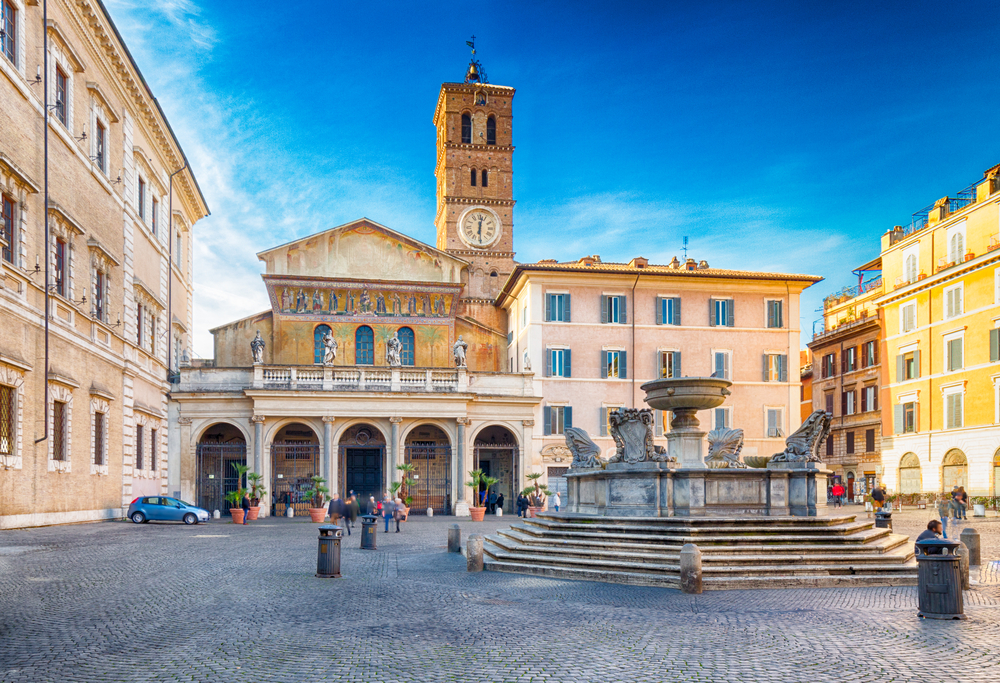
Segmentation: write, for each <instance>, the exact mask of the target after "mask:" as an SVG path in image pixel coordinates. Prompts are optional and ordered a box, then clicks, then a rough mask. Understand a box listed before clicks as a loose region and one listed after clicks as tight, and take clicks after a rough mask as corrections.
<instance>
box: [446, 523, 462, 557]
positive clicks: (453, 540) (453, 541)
mask: <svg viewBox="0 0 1000 683" xmlns="http://www.w3.org/2000/svg"><path fill="white" fill-rule="evenodd" d="M448 552H449V553H460V552H462V529H461V527H459V526H458V525H457V524H452V525H451V528H450V529H448Z"/></svg>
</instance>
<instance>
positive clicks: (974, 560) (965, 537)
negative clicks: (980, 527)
mask: <svg viewBox="0 0 1000 683" xmlns="http://www.w3.org/2000/svg"><path fill="white" fill-rule="evenodd" d="M959 540H960V541H962V543H964V544H965V547H966V548H968V549H969V565H970V566H972V567H978V566H979V565H980V564H982V553H981V551H980V545H979V532H978V531H976V530H975V529H971V528H970V529H962V535H961V536H960V537H959Z"/></svg>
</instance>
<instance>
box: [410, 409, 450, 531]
mask: <svg viewBox="0 0 1000 683" xmlns="http://www.w3.org/2000/svg"><path fill="white" fill-rule="evenodd" d="M404 458H405V462H407V463H408V464H410V465H413V467H414V469H413V472H412V473H411V474H410V478H411V480H412V481H411V484H410V485H409V487H408V488H407V492H406V495H407V496H409V497H410V498H412V499H413V501H412V503H411V505H410V514H417V515H424V514H427V509H428V508H430V509H431V510H433V511H434V514H438V515H450V514H451V442H450V441H449V440H448V435H447V434H445V433H444V432H443V431H442V430H441V429H439V428H438V427H435V426H434V425H418V426H417V427H414V428H413V430H412V431H411V432H410V433H409V434H407V436H406V451H405V454H404Z"/></svg>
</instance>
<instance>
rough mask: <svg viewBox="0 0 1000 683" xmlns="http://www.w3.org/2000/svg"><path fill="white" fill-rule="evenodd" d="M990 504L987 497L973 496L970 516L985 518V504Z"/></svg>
mask: <svg viewBox="0 0 1000 683" xmlns="http://www.w3.org/2000/svg"><path fill="white" fill-rule="evenodd" d="M989 502H990V499H989V497H987V496H974V497H973V498H972V516H973V517H985V516H986V504H987V503H989Z"/></svg>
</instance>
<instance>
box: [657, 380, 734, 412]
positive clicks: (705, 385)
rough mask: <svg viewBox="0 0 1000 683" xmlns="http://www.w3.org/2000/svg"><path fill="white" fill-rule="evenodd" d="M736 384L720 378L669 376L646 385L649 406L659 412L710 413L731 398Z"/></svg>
mask: <svg viewBox="0 0 1000 683" xmlns="http://www.w3.org/2000/svg"><path fill="white" fill-rule="evenodd" d="M732 385H733V383H732V382H731V381H730V380H728V379H722V378H721V377H670V378H666V379H657V380H653V381H652V382H646V383H645V384H643V385H642V390H643V391H645V392H646V403H648V404H649V406H650V407H652V408H655V409H656V410H678V409H684V408H687V409H694V410H709V409H711V408H716V407H718V406H721V405H722V403H723V402H724V401H725V400H726V399H727V398H729V394H730V391H729V387H731V386H732Z"/></svg>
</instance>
